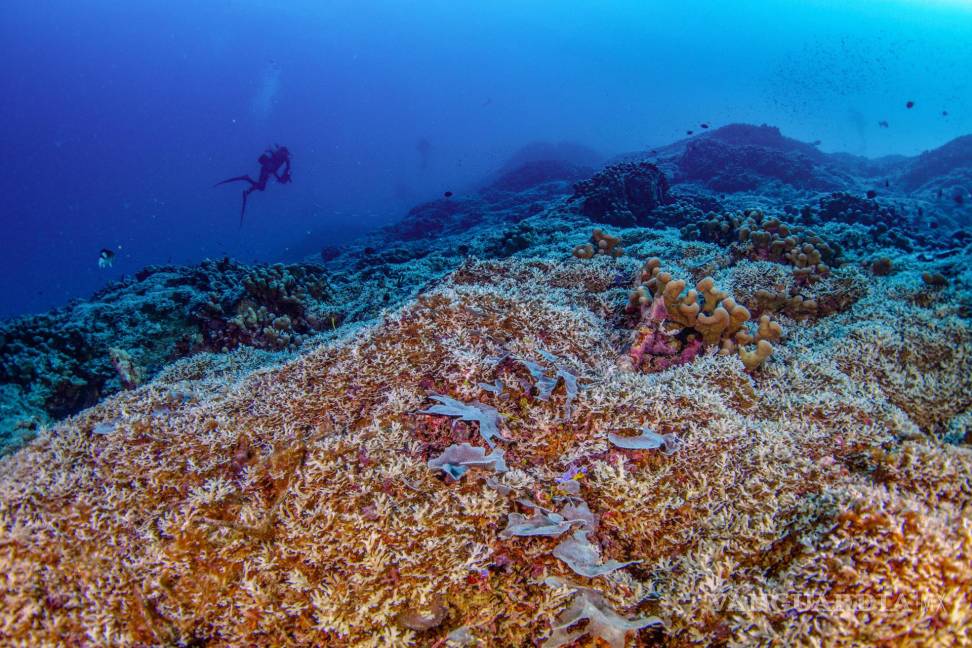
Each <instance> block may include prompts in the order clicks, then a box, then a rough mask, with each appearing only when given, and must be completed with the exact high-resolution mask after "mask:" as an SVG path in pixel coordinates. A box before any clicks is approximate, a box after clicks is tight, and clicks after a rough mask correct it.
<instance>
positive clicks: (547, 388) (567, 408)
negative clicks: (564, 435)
mask: <svg viewBox="0 0 972 648" xmlns="http://www.w3.org/2000/svg"><path fill="white" fill-rule="evenodd" d="M539 351H540V355H542V356H543V357H544V358H545V359H546V360H547V361H548V362H550V363H551V364H553V365H554V369H556V370H557V371H556V373H555V374H554V375H553V376H548V375H547V370H546V369H545V368H544V367H542V366H541V365H539V364H537V363H536V362H533V361H532V360H525V359H523V358H514V360H516V361H517V362H519V363H520V364H522V365H523V366H524V367H526V369H527V371H529V372H530V376H532V377H533V379H534V380H535V381H536V384H535V386H536V388H537V398H539V399H540V400H542V401H547V400H550V397H551V396H552V395H553V391H554V389H556V388H557V384H558V383H559V382H560V381H561V380H563V381H564V390H565V391H566V392H567V399H566V402H565V404H564V420H570V414H571V405H572V403H573V402H574V399H575V398H577V392H578V387H577V376H575V375H574V374H572V373H570V372H569V371H567V370H566V369H564V368H562V367H561V366H560V365H559V364H558V363H560V362H561V360H560V358H558V357H557V356H555V355H554V354H552V353H549V352H547V351H544V350H543V349H540V350H539Z"/></svg>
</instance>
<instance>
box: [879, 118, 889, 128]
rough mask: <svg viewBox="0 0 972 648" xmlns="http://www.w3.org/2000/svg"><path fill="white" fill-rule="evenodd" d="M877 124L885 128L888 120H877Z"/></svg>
mask: <svg viewBox="0 0 972 648" xmlns="http://www.w3.org/2000/svg"><path fill="white" fill-rule="evenodd" d="M878 126H880V127H881V128H887V127H888V122H886V121H884V120H883V119H882V120H881V121H879V122H878Z"/></svg>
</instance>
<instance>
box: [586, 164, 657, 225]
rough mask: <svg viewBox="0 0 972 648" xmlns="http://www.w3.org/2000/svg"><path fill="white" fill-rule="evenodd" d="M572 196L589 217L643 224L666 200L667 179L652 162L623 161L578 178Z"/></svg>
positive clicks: (619, 222) (594, 219) (596, 219)
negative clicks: (588, 177)
mask: <svg viewBox="0 0 972 648" xmlns="http://www.w3.org/2000/svg"><path fill="white" fill-rule="evenodd" d="M571 200H572V201H576V202H578V203H579V209H580V213H582V214H583V215H584V216H586V217H587V218H589V219H591V220H592V221H595V222H598V223H605V224H608V225H617V226H620V227H631V226H634V225H639V224H645V223H646V220H647V218H648V216H649V214H651V211H652V210H653V209H655V208H656V207H658V206H659V205H664V204H665V203H667V202H668V201H669V196H668V180H667V179H666V178H665V175H664V174H663V173H662V172H661V171H659V170H658V167H656V166H655V165H653V164H650V163H648V162H638V163H628V162H625V163H621V164H616V165H613V166H610V167H607V168H606V169H604V170H603V171H600V172H599V173H597V174H595V175H594V176H593V177H592V178H591V179H590V180H584V181H583V182H578V183H577V184H576V185H575V186H574V194H573V196H572V197H571Z"/></svg>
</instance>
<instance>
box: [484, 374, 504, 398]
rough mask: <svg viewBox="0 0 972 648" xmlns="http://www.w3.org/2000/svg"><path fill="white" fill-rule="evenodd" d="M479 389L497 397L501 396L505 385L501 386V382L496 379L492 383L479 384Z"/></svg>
mask: <svg viewBox="0 0 972 648" xmlns="http://www.w3.org/2000/svg"><path fill="white" fill-rule="evenodd" d="M479 388H480V389H482V390H484V391H488V392H492V393H494V394H496V395H497V396H501V395H502V394H503V391H505V389H506V385H504V384H503V381H502V380H500V379H499V378H497V379H496V380H494V381H493V382H492V383H479Z"/></svg>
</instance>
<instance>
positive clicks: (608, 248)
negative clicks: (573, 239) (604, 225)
mask: <svg viewBox="0 0 972 648" xmlns="http://www.w3.org/2000/svg"><path fill="white" fill-rule="evenodd" d="M620 242H621V239H620V238H618V237H617V236H611V235H610V234H607V233H606V232H605V231H604V230H602V229H601V228H599V227H596V228H594V233H593V234H592V235H591V242H590V243H584V244H582V245H578V246H576V247H575V248H574V256H575V257H577V258H578V259H593V258H594V256H595V255H597V254H605V255H607V256H612V257H615V258H617V257H619V256H621V255H622V254H624V248H620V247H618V243H620Z"/></svg>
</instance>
